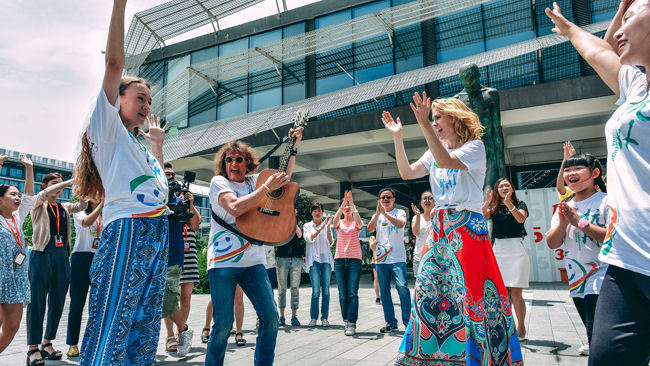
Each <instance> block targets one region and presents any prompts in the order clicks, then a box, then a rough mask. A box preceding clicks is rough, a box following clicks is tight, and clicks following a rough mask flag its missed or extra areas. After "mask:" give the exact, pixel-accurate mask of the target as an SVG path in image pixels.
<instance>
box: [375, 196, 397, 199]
mask: <svg viewBox="0 0 650 366" xmlns="http://www.w3.org/2000/svg"><path fill="white" fill-rule="evenodd" d="M379 198H381V199H382V200H392V199H393V198H394V197H393V196H381V197H379Z"/></svg>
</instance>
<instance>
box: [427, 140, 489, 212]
mask: <svg viewBox="0 0 650 366" xmlns="http://www.w3.org/2000/svg"><path fill="white" fill-rule="evenodd" d="M447 151H449V154H451V155H454V156H456V157H457V158H458V160H460V161H461V162H462V163H463V164H465V166H467V169H462V170H461V169H441V168H438V167H437V165H436V162H435V159H434V158H433V154H431V150H427V151H426V152H425V153H424V155H422V157H421V158H420V160H418V161H419V162H420V163H422V165H424V167H425V168H426V169H427V170H428V171H429V183H430V184H431V191H432V192H433V197H434V198H435V202H436V207H437V208H455V209H456V210H458V211H461V210H468V211H472V212H478V213H481V212H482V211H481V207H482V206H483V182H484V181H485V169H486V168H485V167H486V162H485V145H483V142H482V141H481V140H471V141H468V142H466V143H465V144H463V146H461V147H459V148H457V149H447Z"/></svg>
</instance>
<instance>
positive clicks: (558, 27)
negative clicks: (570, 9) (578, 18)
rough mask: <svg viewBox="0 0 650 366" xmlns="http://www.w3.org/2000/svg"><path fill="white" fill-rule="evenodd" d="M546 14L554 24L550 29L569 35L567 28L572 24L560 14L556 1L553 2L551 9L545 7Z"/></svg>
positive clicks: (562, 34)
mask: <svg viewBox="0 0 650 366" xmlns="http://www.w3.org/2000/svg"><path fill="white" fill-rule="evenodd" d="M546 16H548V17H549V18H551V22H553V24H555V27H554V28H553V29H552V31H553V32H555V33H557V34H559V35H561V36H565V37H568V36H569V30H570V29H571V27H572V26H573V25H574V24H573V23H571V22H570V21H568V20H567V19H566V18H565V17H564V15H562V10H560V6H559V5H557V3H556V2H553V10H551V9H549V8H546Z"/></svg>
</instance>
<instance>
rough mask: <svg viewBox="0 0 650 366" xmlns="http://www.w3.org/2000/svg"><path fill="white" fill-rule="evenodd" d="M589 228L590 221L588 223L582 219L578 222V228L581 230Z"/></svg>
mask: <svg viewBox="0 0 650 366" xmlns="http://www.w3.org/2000/svg"><path fill="white" fill-rule="evenodd" d="M587 226H589V221H587V220H586V219H584V218H581V219H580V221H578V228H579V229H584V228H586V227H587Z"/></svg>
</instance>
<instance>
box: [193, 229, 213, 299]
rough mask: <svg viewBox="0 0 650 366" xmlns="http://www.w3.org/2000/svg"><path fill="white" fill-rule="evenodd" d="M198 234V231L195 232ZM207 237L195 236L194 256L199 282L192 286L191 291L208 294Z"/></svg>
mask: <svg viewBox="0 0 650 366" xmlns="http://www.w3.org/2000/svg"><path fill="white" fill-rule="evenodd" d="M197 234H198V232H197ZM207 257H208V237H207V236H204V237H201V238H198V237H197V238H196V258H197V261H198V266H199V283H198V284H197V285H196V286H194V291H193V293H195V294H209V293H210V282H209V280H208V258H207Z"/></svg>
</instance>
